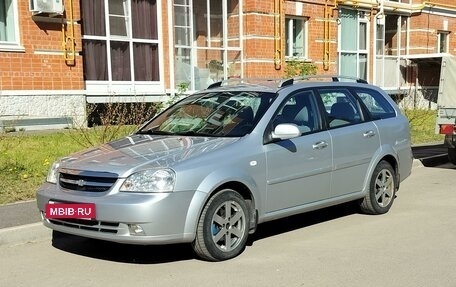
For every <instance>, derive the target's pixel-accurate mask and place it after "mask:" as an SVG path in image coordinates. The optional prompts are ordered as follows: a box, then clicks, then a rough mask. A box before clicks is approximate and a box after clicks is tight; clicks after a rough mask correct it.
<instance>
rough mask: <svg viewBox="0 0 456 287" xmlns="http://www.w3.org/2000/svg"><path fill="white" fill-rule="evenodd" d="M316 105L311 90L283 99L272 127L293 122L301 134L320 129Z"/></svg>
mask: <svg viewBox="0 0 456 287" xmlns="http://www.w3.org/2000/svg"><path fill="white" fill-rule="evenodd" d="M317 111H318V109H317V105H316V103H315V100H314V96H313V92H312V91H300V92H298V93H296V94H294V95H293V96H291V97H289V98H288V99H286V100H285V103H284V104H283V105H282V107H281V108H280V109H279V112H278V113H277V115H276V117H275V118H274V120H273V127H274V128H275V127H276V126H277V125H278V124H295V125H296V126H298V128H299V131H300V132H301V134H305V133H310V132H315V131H317V130H319V129H320V125H319V121H318V116H317Z"/></svg>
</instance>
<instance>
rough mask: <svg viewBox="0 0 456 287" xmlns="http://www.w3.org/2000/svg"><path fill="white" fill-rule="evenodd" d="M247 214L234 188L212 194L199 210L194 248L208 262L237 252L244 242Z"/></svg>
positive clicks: (243, 203) (240, 197)
mask: <svg viewBox="0 0 456 287" xmlns="http://www.w3.org/2000/svg"><path fill="white" fill-rule="evenodd" d="M249 214H250V213H249V212H248V207H247V204H246V202H245V200H244V198H243V197H242V196H241V195H240V194H239V193H237V192H236V191H234V190H231V189H225V190H222V191H220V192H219V193H217V194H215V195H214V196H213V197H211V198H210V199H209V201H208V202H207V203H206V205H205V207H204V209H203V212H202V213H201V217H200V220H199V222H198V229H197V231H196V239H195V241H194V242H193V243H192V246H193V250H195V252H196V254H197V255H198V256H200V257H201V258H203V259H206V260H209V261H221V260H227V259H230V258H233V257H235V256H237V255H239V254H240V253H241V252H242V251H243V250H244V248H245V244H246V241H247V236H248V223H249Z"/></svg>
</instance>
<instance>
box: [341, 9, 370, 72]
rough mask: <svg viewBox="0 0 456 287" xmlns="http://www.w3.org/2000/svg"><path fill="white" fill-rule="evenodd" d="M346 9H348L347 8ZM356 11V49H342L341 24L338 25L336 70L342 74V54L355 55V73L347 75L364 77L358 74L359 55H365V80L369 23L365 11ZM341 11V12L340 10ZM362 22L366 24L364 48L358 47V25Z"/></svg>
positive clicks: (367, 63)
mask: <svg viewBox="0 0 456 287" xmlns="http://www.w3.org/2000/svg"><path fill="white" fill-rule="evenodd" d="M347 10H348V9H347ZM355 11H356V12H357V23H356V27H357V30H356V50H346V49H345V50H343V49H342V47H341V45H342V41H341V37H342V36H343V35H342V27H341V25H339V29H338V30H339V31H338V37H339V39H338V57H339V68H338V72H339V74H342V71H343V69H342V60H341V59H342V56H343V55H350V54H351V55H355V56H356V63H357V65H356V75H347V76H354V77H358V78H364V77H361V76H360V65H359V63H360V59H361V57H360V56H365V59H366V64H365V69H366V71H365V74H366V75H365V80H367V79H369V62H370V60H369V48H370V33H369V31H370V23H369V18H368V16H367V14H368V13H366V12H365V11H361V10H355ZM340 13H341V12H340ZM361 23H363V24H365V25H366V31H365V33H366V35H365V40H366V47H365V49H360V34H359V32H360V31H359V30H360V29H359V27H360V24H361Z"/></svg>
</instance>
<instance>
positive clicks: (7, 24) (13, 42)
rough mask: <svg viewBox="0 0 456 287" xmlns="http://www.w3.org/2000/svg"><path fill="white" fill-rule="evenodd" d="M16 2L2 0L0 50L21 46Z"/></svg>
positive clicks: (0, 6)
mask: <svg viewBox="0 0 456 287" xmlns="http://www.w3.org/2000/svg"><path fill="white" fill-rule="evenodd" d="M16 2H17V1H13V0H4V1H0V50H2V49H18V48H19V30H18V27H19V25H18V19H17V7H16V5H17V4H16Z"/></svg>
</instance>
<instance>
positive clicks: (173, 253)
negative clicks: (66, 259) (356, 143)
mask: <svg viewBox="0 0 456 287" xmlns="http://www.w3.org/2000/svg"><path fill="white" fill-rule="evenodd" d="M358 211H359V208H358V204H357V203H356V202H352V203H346V204H341V205H338V206H334V207H328V208H324V209H321V210H317V211H312V212H308V213H303V214H299V215H295V216H290V217H287V218H283V219H279V220H274V221H271V222H267V223H264V224H260V225H259V226H258V229H257V231H256V232H255V233H254V234H253V235H250V236H249V239H248V242H247V247H246V248H253V247H252V246H253V245H254V244H255V241H257V240H262V239H267V238H268V237H272V236H275V235H279V234H283V233H287V232H291V231H293V230H297V229H301V228H305V227H308V226H312V225H315V224H320V223H324V222H327V221H331V220H334V219H337V218H341V217H344V216H348V215H352V214H356V213H357V212H358ZM52 246H53V247H55V248H57V249H59V250H62V251H64V252H68V253H72V254H77V255H81V256H85V257H90V258H95V259H101V260H106V261H113V262H120V263H130V264H160V263H168V262H175V261H185V260H194V259H198V257H197V256H196V255H195V253H194V252H193V250H192V248H191V246H190V244H172V245H149V246H144V245H128V244H119V243H113V242H108V241H102V240H95V239H88V238H83V237H79V236H75V235H69V234H64V233H61V232H57V231H54V232H53V234H52Z"/></svg>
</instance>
